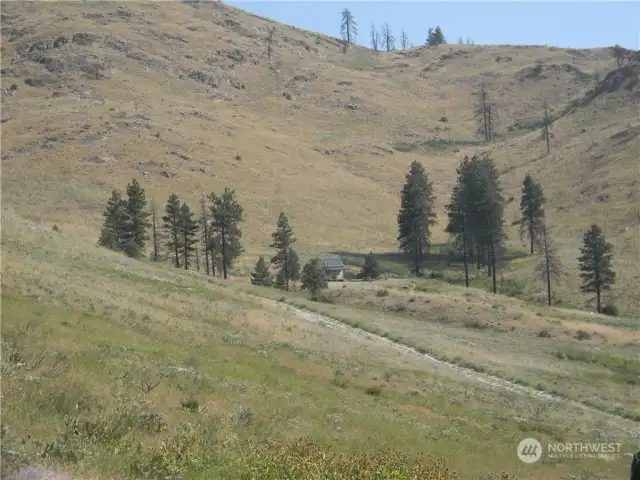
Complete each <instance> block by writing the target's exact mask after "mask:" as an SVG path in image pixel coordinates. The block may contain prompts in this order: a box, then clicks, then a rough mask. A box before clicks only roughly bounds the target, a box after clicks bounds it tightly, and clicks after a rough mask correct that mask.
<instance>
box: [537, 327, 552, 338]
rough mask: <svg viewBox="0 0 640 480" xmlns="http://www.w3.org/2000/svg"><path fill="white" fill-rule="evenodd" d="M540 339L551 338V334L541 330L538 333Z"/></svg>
mask: <svg viewBox="0 0 640 480" xmlns="http://www.w3.org/2000/svg"><path fill="white" fill-rule="evenodd" d="M538 337H540V338H551V332H550V331H549V330H547V329H544V330H540V331H539V332H538Z"/></svg>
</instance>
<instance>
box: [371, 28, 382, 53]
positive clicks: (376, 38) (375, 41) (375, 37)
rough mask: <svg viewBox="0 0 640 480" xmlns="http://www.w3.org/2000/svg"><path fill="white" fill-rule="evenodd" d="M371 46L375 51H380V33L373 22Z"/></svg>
mask: <svg viewBox="0 0 640 480" xmlns="http://www.w3.org/2000/svg"><path fill="white" fill-rule="evenodd" d="M370 42H371V48H373V51H374V52H378V51H379V50H380V34H379V33H378V30H377V29H376V26H375V24H374V23H372V24H371V39H370Z"/></svg>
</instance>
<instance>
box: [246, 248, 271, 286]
mask: <svg viewBox="0 0 640 480" xmlns="http://www.w3.org/2000/svg"><path fill="white" fill-rule="evenodd" d="M272 283H273V279H272V278H271V273H269V267H267V262H265V261H264V257H263V256H262V255H261V256H260V258H259V259H258V261H257V262H256V264H255V266H254V267H253V272H252V273H251V284H252V285H262V286H265V287H269V286H271V284H272Z"/></svg>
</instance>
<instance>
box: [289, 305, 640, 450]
mask: <svg viewBox="0 0 640 480" xmlns="http://www.w3.org/2000/svg"><path fill="white" fill-rule="evenodd" d="M284 308H285V309H286V310H288V311H291V312H294V313H295V314H296V315H297V316H298V317H299V318H301V319H304V320H306V321H309V322H313V323H316V324H320V325H323V326H326V327H329V328H334V329H337V330H341V331H343V332H344V333H345V334H347V335H353V336H357V337H361V338H367V339H369V340H372V341H375V342H378V343H381V344H385V345H388V346H391V347H393V348H396V349H398V350H400V351H403V352H404V353H408V354H410V355H415V356H417V357H420V358H421V359H423V360H426V361H427V362H428V363H430V364H431V366H432V367H433V366H437V367H439V369H442V368H444V369H446V370H449V371H451V372H453V373H457V374H460V375H462V376H464V377H467V378H469V379H471V380H473V381H475V382H479V383H483V384H485V385H488V386H490V387H493V388H496V389H502V390H505V391H509V392H514V393H518V394H521V395H526V396H529V397H534V398H538V399H542V400H548V401H553V402H558V403H562V404H565V405H570V406H573V407H576V408H580V409H583V410H586V411H589V412H593V413H597V414H598V415H601V416H603V417H605V418H606V419H607V421H609V422H612V423H614V424H615V425H616V426H617V427H618V428H620V429H622V430H623V431H625V432H627V433H628V434H630V435H631V436H632V437H636V436H638V435H639V433H640V428H639V427H640V424H639V423H638V422H634V421H633V420H630V419H627V418H624V417H621V416H619V415H615V414H612V413H608V412H604V411H602V410H598V409H597V408H593V407H590V406H588V405H585V404H583V403H580V402H577V401H575V400H570V399H567V398H563V397H559V396H556V395H552V394H550V393H548V392H544V391H541V390H536V389H535V388H531V387H526V386H524V385H518V384H517V383H513V382H510V381H508V380H505V379H503V378H500V377H496V376H493V375H488V374H485V373H480V372H477V371H475V370H471V369H469V368H465V367H460V366H458V365H455V364H453V363H449V362H445V361H443V360H440V359H438V358H435V357H433V356H431V355H429V354H427V353H420V352H418V351H417V350H416V349H414V348H412V347H409V346H407V345H404V344H401V343H396V342H394V341H392V340H389V339H388V338H385V337H381V336H380V335H376V334H373V333H370V332H367V331H365V330H362V329H360V328H357V327H352V326H351V325H347V324H345V323H343V322H341V321H339V320H336V319H334V318H331V317H328V316H326V315H322V314H319V313H316V312H312V311H310V310H305V309H303V308H299V307H294V306H292V305H286V306H285V307H284Z"/></svg>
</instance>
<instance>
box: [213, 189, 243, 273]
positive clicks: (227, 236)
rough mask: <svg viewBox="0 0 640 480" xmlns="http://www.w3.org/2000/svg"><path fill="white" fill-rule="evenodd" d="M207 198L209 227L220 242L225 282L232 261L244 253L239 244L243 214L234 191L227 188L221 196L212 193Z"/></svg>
mask: <svg viewBox="0 0 640 480" xmlns="http://www.w3.org/2000/svg"><path fill="white" fill-rule="evenodd" d="M209 198H210V200H211V218H212V220H213V221H212V225H211V226H212V230H213V233H214V235H215V236H217V238H218V239H219V242H220V256H221V263H222V274H223V276H224V278H225V280H226V279H227V277H228V273H229V268H231V266H232V263H233V260H234V259H235V258H236V257H237V256H239V255H240V254H241V253H242V252H243V251H244V249H243V248H242V245H241V244H240V239H241V237H242V231H241V230H240V227H239V223H240V222H242V221H244V212H243V209H242V206H241V205H240V204H239V203H238V201H237V200H236V198H235V190H232V189H230V188H229V187H225V189H224V193H223V194H222V195H221V196H217V195H216V194H215V193H212V194H211V195H210V197H209Z"/></svg>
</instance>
